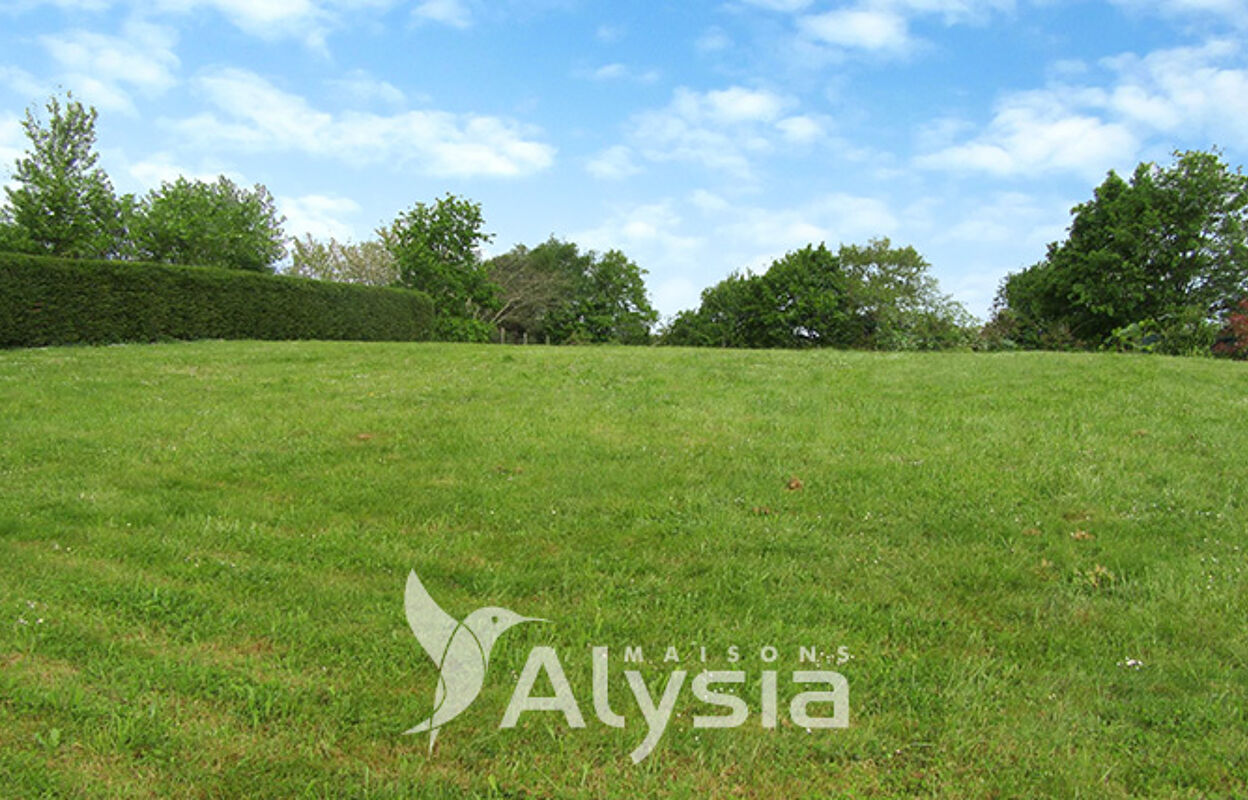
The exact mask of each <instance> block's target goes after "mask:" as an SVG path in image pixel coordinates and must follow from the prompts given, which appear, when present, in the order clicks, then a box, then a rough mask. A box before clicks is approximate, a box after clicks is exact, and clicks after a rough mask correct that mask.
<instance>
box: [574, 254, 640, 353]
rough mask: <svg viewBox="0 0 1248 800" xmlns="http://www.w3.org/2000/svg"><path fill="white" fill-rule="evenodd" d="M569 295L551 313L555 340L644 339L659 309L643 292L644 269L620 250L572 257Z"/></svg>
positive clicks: (621, 341)
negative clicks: (573, 271) (576, 270)
mask: <svg viewBox="0 0 1248 800" xmlns="http://www.w3.org/2000/svg"><path fill="white" fill-rule="evenodd" d="M575 263H579V264H580V265H582V269H581V270H580V271H579V273H577V274H575V275H573V276H571V277H572V293H573V297H572V301H571V302H570V303H567V304H564V305H563V306H562V307H561V308H559V309H557V310H556V311H554V312H553V313H552V314H551V315H550V316H551V319H550V327H551V329H552V331H554V333H555V336H556V338H557V339H558V340H560V341H578V342H595V343H603V342H614V343H617V344H645V343H646V342H647V341H648V340H649V338H650V328H651V327H652V326H653V325H654V323H655V322H657V321H658V318H659V314H658V312H657V311H655V310H654V308H653V307H652V306H651V305H650V299H649V298H648V297H647V296H646V284H645V279H644V277H643V276H644V275H645V274H646V272H645V270H643V269H641V268H640V267H638V266H637V264H635V263H634V262H633V261H631V260H629V258H628V257H627V256H625V255H624V254H623V253H622V252H620V251H619V250H608V251H607V252H605V253H603V254H602V256H601V257H600V256H598V255H597V254H596V253H594V252H593V251H590V252H588V253H586V254H585V255H584V256H582V257H581V258H580V259H578V260H577V262H575Z"/></svg>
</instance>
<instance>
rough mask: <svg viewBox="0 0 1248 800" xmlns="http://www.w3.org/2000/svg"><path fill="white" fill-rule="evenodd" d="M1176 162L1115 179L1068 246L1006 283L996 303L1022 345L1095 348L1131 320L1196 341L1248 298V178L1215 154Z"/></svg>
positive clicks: (1079, 217) (1074, 228)
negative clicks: (1179, 331) (1012, 323)
mask: <svg viewBox="0 0 1248 800" xmlns="http://www.w3.org/2000/svg"><path fill="white" fill-rule="evenodd" d="M1175 158H1176V161H1175V163H1174V164H1172V165H1170V166H1168V167H1159V166H1157V165H1155V164H1151V163H1144V164H1140V165H1139V166H1138V167H1136V169H1135V172H1134V173H1133V174H1132V176H1131V179H1130V180H1129V181H1126V180H1123V179H1122V178H1121V177H1120V176H1118V175H1117V174H1116V173H1114V172H1111V173H1109V175H1108V177H1107V178H1106V179H1105V181H1104V183H1102V184H1101V185H1100V186H1099V187H1097V188H1096V190H1095V191H1094V193H1093V197H1092V199H1091V200H1089V201H1088V202H1086V203H1083V204H1080V205H1078V206H1076V207H1075V208H1074V209H1073V210H1072V214H1073V217H1074V218H1073V220H1072V222H1071V226H1070V230H1069V235H1068V236H1067V238H1066V240H1065V241H1063V242H1055V243H1053V244H1051V245H1049V248H1048V253H1047V255H1046V257H1045V259H1044V260H1043V261H1041V262H1040V263H1038V264H1035V265H1033V266H1032V267H1029V268H1028V269H1026V270H1023V271H1022V272H1019V273H1015V274H1013V275H1010V276H1008V277H1007V278H1006V279H1005V281H1004V282H1003V283H1002V286H1001V289H1000V292H999V293H998V306H999V308H1000V309H1001V310H1008V311H1009V312H1010V314H1011V315H1012V317H1013V319H1014V321H1015V323H1016V325H1017V327H1018V331H1019V338H1020V339H1021V340H1022V343H1023V344H1025V345H1027V346H1049V347H1054V346H1059V347H1060V346H1063V345H1065V346H1085V347H1086V346H1096V345H1099V344H1101V343H1103V342H1105V341H1106V340H1107V339H1109V337H1110V336H1111V335H1112V334H1114V332H1115V331H1117V330H1119V329H1124V328H1126V327H1128V326H1131V325H1133V324H1142V325H1144V327H1148V326H1149V325H1153V326H1155V327H1156V328H1157V329H1158V330H1168V329H1170V328H1182V329H1183V331H1184V332H1183V333H1182V335H1178V334H1173V333H1171V334H1168V338H1169V339H1171V340H1173V341H1183V342H1190V341H1192V340H1193V338H1196V339H1198V338H1200V337H1201V336H1203V335H1204V334H1203V333H1202V331H1203V330H1204V329H1205V328H1209V327H1210V326H1211V323H1212V320H1213V318H1215V317H1217V316H1219V315H1222V314H1224V313H1226V312H1227V311H1228V310H1229V309H1230V308H1231V306H1232V305H1233V304H1234V303H1235V302H1236V301H1237V300H1238V299H1239V298H1241V297H1243V296H1244V294H1245V293H1248V178H1246V177H1245V176H1244V175H1243V173H1242V170H1231V169H1230V168H1229V167H1228V166H1227V165H1226V164H1225V163H1224V162H1223V161H1222V159H1221V156H1220V154H1219V153H1217V152H1216V151H1215V152H1212V153H1206V152H1200V151H1188V152H1182V153H1175ZM1145 323H1147V324H1145Z"/></svg>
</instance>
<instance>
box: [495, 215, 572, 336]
mask: <svg viewBox="0 0 1248 800" xmlns="http://www.w3.org/2000/svg"><path fill="white" fill-rule="evenodd" d="M582 262H583V257H582V256H581V255H580V254H579V253H578V251H577V247H576V245H575V244H573V243H571V242H561V241H559V240H557V239H555V238H554V237H553V236H552V237H551V238H550V239H549V240H547V241H546V242H543V243H542V244H540V245H538V246H537V247H534V248H532V249H530V248H528V247H526V246H524V245H522V244H519V245H516V246H515V247H513V248H512V249H511V250H509V251H507V252H506V253H503V254H502V255H499V256H495V257H494V258H492V259H490V260H489V262H488V263H487V265H486V266H487V267H488V268H489V271H490V278H491V279H492V280H493V281H494V282H495V283H497V284H498V286H499V289H500V293H501V297H502V304H501V305H500V306H499V308H498V310H497V312H496V313H495V315H494V317H493V319H492V321H493V322H494V323H495V324H497V325H499V326H501V327H503V328H506V329H507V330H509V331H511V332H512V333H513V334H514V335H527V336H531V337H539V336H544V337H549V336H550V333H551V331H550V325H549V324H548V317H549V315H551V314H552V313H553V312H555V311H556V310H557V309H559V308H560V307H562V306H563V305H564V304H566V303H569V302H571V300H572V297H573V292H574V287H575V284H576V275H577V274H578V273H579V272H580V271H581V269H582V266H583V264H582Z"/></svg>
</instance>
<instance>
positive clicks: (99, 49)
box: [40, 21, 179, 111]
mask: <svg viewBox="0 0 1248 800" xmlns="http://www.w3.org/2000/svg"><path fill="white" fill-rule="evenodd" d="M176 42H177V35H176V34H175V33H174V31H173V30H172V29H170V28H166V27H163V26H159V25H149V24H146V23H142V22H134V21H131V22H129V23H127V24H126V26H125V28H124V30H123V32H122V35H121V36H110V35H106V34H100V33H92V32H90V31H83V30H75V31H70V32H68V33H63V34H59V35H56V36H43V37H40V43H41V44H42V45H43V46H44V49H46V50H47V51H48V54H49V55H51V56H52V58H53V60H54V61H56V62H57V64H58V65H59V66H60V68H61V69H62V70H64V73H63V80H64V81H65V82H66V83H67V84H69V85H71V86H73V87H75V90H76V91H78V92H79V93H81V94H83V95H84V96H85V97H87V98H88V99H90V100H93V101H94V102H95V103H96V104H98V105H100V106H101V107H103V108H105V109H119V110H127V111H129V110H133V108H134V106H133V102H132V101H131V99H130V96H129V94H128V93H127V92H126V90H125V89H123V88H122V86H123V84H124V85H126V86H129V87H131V88H134V89H138V90H140V91H142V92H145V93H147V94H149V95H156V94H159V93H161V92H163V91H165V90H167V89H169V88H170V87H172V86H173V85H174V84H175V83H176V82H177V79H176V77H175V75H174V73H175V72H176V70H177V69H178V66H179V62H178V57H177V56H176V55H174V52H173V48H174V46H175V44H176Z"/></svg>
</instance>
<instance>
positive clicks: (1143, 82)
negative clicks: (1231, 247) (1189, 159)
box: [916, 40, 1248, 178]
mask: <svg viewBox="0 0 1248 800" xmlns="http://www.w3.org/2000/svg"><path fill="white" fill-rule="evenodd" d="M1240 63H1242V48H1241V47H1240V45H1239V44H1238V43H1236V42H1231V41H1222V40H1215V41H1211V42H1208V43H1206V44H1205V45H1203V46H1200V47H1180V48H1172V49H1166V50H1159V51H1156V52H1153V53H1150V54H1148V55H1146V56H1143V57H1140V56H1137V55H1135V54H1130V53H1128V54H1125V55H1121V56H1117V57H1114V58H1108V59H1104V60H1103V61H1102V62H1101V67H1102V68H1104V69H1105V70H1107V71H1108V73H1109V76H1108V77H1109V79H1108V81H1107V82H1106V83H1105V85H1103V86H1095V85H1085V86H1072V85H1066V84H1060V83H1058V84H1051V85H1049V86H1048V87H1046V88H1044V89H1037V90H1032V91H1025V92H1014V93H1012V94H1008V95H1006V96H1004V97H1003V98H1002V99H1001V100H1000V101H999V102H998V104H997V108H996V111H995V114H994V116H993V118H992V121H991V122H989V124H988V125H987V127H986V128H985V129H984V130H982V131H981V132H980V133H979V134H978V135H975V136H973V137H972V138H970V139H969V140H967V141H963V142H961V143H957V142H954V141H952V140H953V139H954V138H955V136H956V133H957V132H958V130H959V126H960V125H962V123H958V122H956V121H950V120H939V121H937V122H936V123H933V124H932V125H930V126H928V127H927V128H926V129H925V132H924V136H922V137H920V138H921V140H922V142H923V143H924V144H925V145H926V147H925V150H926V152H925V154H924V155H921V156H920V157H919V158H918V159H917V160H916V163H918V165H919V166H922V167H927V168H936V169H950V170H955V171H978V172H987V173H990V174H995V175H1001V176H1012V175H1039V174H1042V173H1044V172H1047V171H1050V170H1059V171H1064V172H1071V173H1075V174H1078V175H1081V176H1084V177H1088V178H1097V177H1099V176H1102V175H1104V173H1105V172H1106V171H1108V170H1109V169H1129V168H1130V167H1131V166H1133V164H1134V162H1135V160H1136V158H1137V157H1138V155H1139V153H1140V151H1141V148H1142V146H1143V143H1145V142H1147V141H1149V140H1154V139H1156V138H1157V137H1158V135H1159V134H1160V135H1161V136H1164V137H1165V138H1166V139H1167V140H1169V141H1174V140H1175V139H1178V138H1183V137H1202V138H1207V139H1210V140H1212V141H1220V142H1223V143H1232V144H1237V145H1246V144H1248V118H1245V117H1244V116H1243V115H1241V114H1234V113H1228V109H1236V108H1245V107H1248V69H1244V68H1241V67H1239V66H1238V65H1239V64H1240ZM1085 77H1086V76H1085ZM942 140H943V141H942Z"/></svg>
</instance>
